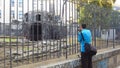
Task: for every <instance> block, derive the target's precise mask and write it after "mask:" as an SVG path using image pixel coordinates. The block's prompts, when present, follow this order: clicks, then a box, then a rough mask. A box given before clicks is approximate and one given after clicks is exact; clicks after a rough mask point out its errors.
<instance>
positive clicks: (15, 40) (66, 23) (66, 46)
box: [0, 0, 120, 68]
mask: <svg viewBox="0 0 120 68" xmlns="http://www.w3.org/2000/svg"><path fill="white" fill-rule="evenodd" d="M1 3H2V5H1V8H0V10H1V11H2V13H1V14H2V15H1V18H0V21H1V22H0V68H13V67H15V66H19V65H23V64H29V63H35V62H42V61H43V60H44V61H45V60H49V59H54V58H59V57H65V58H66V59H67V58H68V56H69V55H72V54H77V53H79V52H80V45H79V42H78V41H77V34H78V27H79V21H78V19H79V18H80V16H81V15H80V14H79V12H78V10H77V7H78V6H76V3H75V2H74V1H73V2H71V1H70V0H2V1H1ZM90 9H91V8H90ZM105 11H106V9H104V12H105ZM21 12H22V14H21ZM8 13H9V14H8ZM101 13H102V12H101ZM94 15H95V16H97V14H95V13H94ZM21 16H22V17H21ZM111 17H112V19H113V20H111V21H110V22H112V23H109V26H105V27H108V28H104V27H103V28H101V27H98V26H97V25H95V24H92V25H91V24H88V28H89V29H90V30H91V32H92V37H93V38H92V39H93V41H92V45H94V46H96V47H97V49H103V48H108V47H113V48H115V46H118V45H120V37H119V35H120V23H119V20H120V17H117V18H116V16H115V14H113V15H112V14H111ZM101 18H102V16H101ZM86 20H87V19H86ZM93 20H94V22H97V21H96V20H98V19H96V17H95V18H94V19H93ZM104 22H106V21H104ZM102 25H103V23H102V24H100V26H102ZM93 27H94V28H93Z"/></svg>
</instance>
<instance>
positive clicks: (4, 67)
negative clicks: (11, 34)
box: [0, 0, 6, 68]
mask: <svg viewBox="0 0 120 68" xmlns="http://www.w3.org/2000/svg"><path fill="white" fill-rule="evenodd" d="M5 1H6V0H3V22H2V23H3V30H4V31H3V30H2V33H3V35H4V40H3V41H4V44H3V45H4V68H6V42H5V32H6V30H5V12H6V11H5ZM0 26H1V25H0Z"/></svg>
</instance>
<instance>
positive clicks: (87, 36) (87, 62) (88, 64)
mask: <svg viewBox="0 0 120 68" xmlns="http://www.w3.org/2000/svg"><path fill="white" fill-rule="evenodd" d="M81 33H82V35H81ZM83 37H84V40H83ZM78 41H79V42H80V45H81V65H82V68H92V56H91V55H90V54H89V53H86V51H85V42H86V43H89V44H91V41H92V36H91V32H90V30H88V29H86V24H82V25H81V26H80V31H79V32H78Z"/></svg>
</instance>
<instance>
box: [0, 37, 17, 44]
mask: <svg viewBox="0 0 120 68" xmlns="http://www.w3.org/2000/svg"><path fill="white" fill-rule="evenodd" d="M4 41H5V42H8V43H9V42H16V41H17V39H15V38H0V42H4Z"/></svg>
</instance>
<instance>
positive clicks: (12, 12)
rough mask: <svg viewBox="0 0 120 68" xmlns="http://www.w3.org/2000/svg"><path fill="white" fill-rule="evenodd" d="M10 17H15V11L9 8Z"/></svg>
mask: <svg viewBox="0 0 120 68" xmlns="http://www.w3.org/2000/svg"><path fill="white" fill-rule="evenodd" d="M11 18H15V11H14V10H11Z"/></svg>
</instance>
